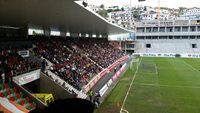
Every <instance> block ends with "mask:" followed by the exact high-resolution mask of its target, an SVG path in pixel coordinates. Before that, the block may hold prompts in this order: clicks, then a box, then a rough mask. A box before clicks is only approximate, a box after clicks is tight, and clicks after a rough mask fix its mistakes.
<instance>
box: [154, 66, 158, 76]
mask: <svg viewBox="0 0 200 113" xmlns="http://www.w3.org/2000/svg"><path fill="white" fill-rule="evenodd" d="M154 65H155V69H156V75H157V74H158V68H157V65H156V64H154Z"/></svg>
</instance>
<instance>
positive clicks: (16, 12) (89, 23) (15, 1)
mask: <svg viewBox="0 0 200 113" xmlns="http://www.w3.org/2000/svg"><path fill="white" fill-rule="evenodd" d="M0 15H1V18H0V25H1V26H15V27H24V26H28V24H31V25H40V26H42V27H47V28H49V27H51V28H52V29H59V30H63V31H64V30H65V31H68V32H71V33H93V34H121V33H127V32H128V30H126V29H124V28H122V27H119V26H116V25H114V24H111V23H109V22H107V21H106V20H105V19H103V18H101V17H100V16H98V15H96V14H94V13H92V12H91V11H89V10H88V9H86V8H84V7H83V6H80V5H78V4H77V3H75V2H74V0H0Z"/></svg>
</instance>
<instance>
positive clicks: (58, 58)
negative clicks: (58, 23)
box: [34, 38, 125, 90]
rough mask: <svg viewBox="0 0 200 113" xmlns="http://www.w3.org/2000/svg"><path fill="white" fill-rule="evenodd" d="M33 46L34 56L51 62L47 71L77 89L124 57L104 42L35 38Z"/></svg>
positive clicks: (100, 40)
mask: <svg viewBox="0 0 200 113" xmlns="http://www.w3.org/2000/svg"><path fill="white" fill-rule="evenodd" d="M34 44H35V45H36V48H34V52H35V54H37V55H39V56H42V57H44V58H46V59H47V60H49V61H50V62H52V63H53V66H52V67H51V68H50V70H51V71H52V72H53V73H55V74H56V75H58V76H60V77H61V78H62V79H64V80H65V81H67V82H68V83H69V84H71V85H72V86H74V87H75V88H77V89H78V90H81V88H82V86H83V85H86V84H87V83H88V82H89V80H91V79H92V77H94V76H95V75H97V74H98V73H99V72H100V71H101V70H102V67H103V68H107V67H108V66H109V65H111V64H112V63H114V62H115V61H116V60H118V59H119V58H121V57H122V56H123V55H125V54H124V53H123V52H122V51H120V50H117V49H113V47H112V46H111V45H110V44H109V42H108V41H107V40H105V39H75V40H73V39H71V38H67V39H64V38H56V39H55V38H50V39H48V38H37V39H34ZM91 59H92V60H91ZM99 65H100V66H99ZM101 66H102V67H101Z"/></svg>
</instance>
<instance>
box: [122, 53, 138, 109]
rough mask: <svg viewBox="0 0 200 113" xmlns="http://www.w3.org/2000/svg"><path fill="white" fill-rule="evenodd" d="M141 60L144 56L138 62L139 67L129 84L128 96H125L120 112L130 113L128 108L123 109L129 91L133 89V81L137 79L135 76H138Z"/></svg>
mask: <svg viewBox="0 0 200 113" xmlns="http://www.w3.org/2000/svg"><path fill="white" fill-rule="evenodd" d="M141 61H142V57H141V60H140V62H139V64H137V69H136V71H135V73H134V76H133V78H132V81H131V84H130V86H129V88H128V91H127V93H126V96H125V98H124V101H123V104H122V107H121V109H120V113H124V112H126V113H129V112H128V111H127V110H125V109H123V108H124V105H125V102H126V99H127V97H128V94H129V92H130V90H131V87H132V84H133V81H134V80H135V77H136V74H137V72H138V68H139V66H140V63H141Z"/></svg>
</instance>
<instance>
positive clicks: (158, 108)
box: [95, 57, 200, 113]
mask: <svg viewBox="0 0 200 113" xmlns="http://www.w3.org/2000/svg"><path fill="white" fill-rule="evenodd" d="M136 70H137V69H136V63H135V64H133V66H132V67H131V68H129V69H128V70H127V71H126V72H125V74H124V75H123V77H122V78H121V79H120V80H119V82H118V84H117V85H116V87H115V88H114V89H113V90H112V91H111V93H110V94H109V95H108V96H107V97H106V99H105V101H104V102H103V103H102V105H101V107H100V108H99V109H97V110H96V111H95V113H119V111H120V109H121V106H122V104H123V100H124V98H125V95H126V93H127V90H128V88H129V85H130V84H131V80H132V78H133V76H134V75H135V79H134V81H133V84H132V86H131V89H130V92H129V94H128V97H127V99H126V101H125V104H124V106H123V109H125V110H127V111H129V113H200V71H199V70H200V59H182V58H146V57H143V58H142V60H141V63H140V65H139V68H138V70H137V73H135V71H136Z"/></svg>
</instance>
